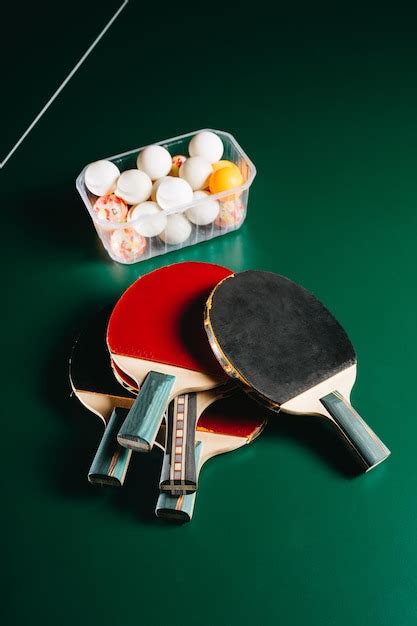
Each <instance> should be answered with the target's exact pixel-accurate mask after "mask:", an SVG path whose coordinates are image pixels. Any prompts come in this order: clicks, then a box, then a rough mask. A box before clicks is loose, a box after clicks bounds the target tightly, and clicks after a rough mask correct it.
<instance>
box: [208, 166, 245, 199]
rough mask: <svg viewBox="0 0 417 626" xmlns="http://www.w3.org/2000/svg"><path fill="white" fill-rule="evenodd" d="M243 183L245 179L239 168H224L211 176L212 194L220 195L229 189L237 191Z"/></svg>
mask: <svg viewBox="0 0 417 626" xmlns="http://www.w3.org/2000/svg"><path fill="white" fill-rule="evenodd" d="M242 183H243V177H242V174H241V173H240V170H239V169H238V168H237V167H222V168H221V169H219V170H217V171H216V172H213V174H212V175H211V176H210V182H209V187H210V191H211V193H220V192H222V191H227V189H235V188H236V187H240V185H241V184H242Z"/></svg>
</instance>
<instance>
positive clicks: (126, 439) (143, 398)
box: [117, 372, 175, 452]
mask: <svg viewBox="0 0 417 626" xmlns="http://www.w3.org/2000/svg"><path fill="white" fill-rule="evenodd" d="M174 382H175V376H170V375H168V374H160V373H159V372H149V374H148V375H147V376H146V378H145V380H144V382H143V385H142V386H141V388H140V392H139V393H138V395H137V396H136V399H135V401H134V403H133V404H132V407H131V409H130V411H129V413H128V415H127V417H126V419H125V421H124V423H123V425H122V427H121V428H120V430H119V433H118V435H117V440H118V442H119V443H120V445H122V446H124V447H125V448H130V449H132V450H139V451H140V452H149V450H151V449H152V447H153V444H154V443H155V439H156V436H157V434H158V432H159V428H160V426H161V422H162V419H163V417H164V414H165V411H166V408H167V406H168V402H169V397H170V394H171V391H172V387H173V386H174Z"/></svg>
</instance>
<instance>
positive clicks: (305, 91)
mask: <svg viewBox="0 0 417 626" xmlns="http://www.w3.org/2000/svg"><path fill="white" fill-rule="evenodd" d="M77 4H80V3H77V2H74V4H73V6H74V13H73V19H72V21H71V20H69V18H68V20H69V21H68V28H66V27H65V25H66V19H67V16H66V14H67V13H68V11H66V12H65V13H63V14H62V16H61V23H60V25H59V29H62V42H63V44H64V49H61V48H59V41H61V39H60V38H57V37H56V30H55V29H54V28H53V25H52V23H51V33H54V37H55V39H54V45H56V46H58V47H57V48H56V49H55V48H53V50H52V53H51V54H50V55H49V57H48V63H46V64H45V66H43V68H42V69H43V71H42V72H40V73H39V78H38V79H37V80H36V81H35V80H34V79H33V74H32V73H31V71H29V70H30V68H29V66H27V68H26V70H27V74H25V71H26V70H25V67H26V66H25V64H22V58H23V59H24V60H25V62H26V64H30V61H31V58H32V61H33V63H35V64H36V63H38V62H39V59H38V57H36V54H37V53H38V52H39V50H40V49H41V48H38V47H37V42H36V37H35V34H34V31H33V29H30V28H29V29H28V35H27V37H26V38H22V39H21V46H22V48H21V50H24V52H21V56H19V54H20V53H19V46H16V36H17V32H16V30H13V29H11V30H10V29H9V30H7V29H5V30H6V31H7V36H8V37H9V38H10V41H9V44H10V46H14V48H13V53H12V54H10V55H9V57H8V63H7V65H8V68H9V69H8V72H9V74H8V75H9V77H10V81H12V82H11V83H10V85H11V86H12V87H13V81H15V87H16V90H17V91H16V98H15V99H14V98H13V95H12V94H13V88H11V89H10V90H9V95H10V94H11V97H7V98H3V99H2V106H3V107H5V109H7V111H6V110H5V113H4V117H3V120H6V119H8V120H10V119H12V117H13V116H10V110H11V108H10V107H11V106H12V107H13V108H14V111H15V116H14V117H13V119H14V120H18V121H19V124H20V126H21V128H20V127H19V124H15V127H13V129H11V126H10V123H8V124H5V128H6V126H7V129H6V130H7V133H5V135H4V136H6V135H7V141H6V142H5V144H6V143H7V145H2V155H0V159H2V158H3V156H4V155H5V154H6V152H7V151H8V149H9V148H10V147H11V145H12V144H13V143H14V142H13V141H12V139H13V137H12V135H13V136H17V135H18V134H19V131H20V132H22V131H23V130H24V128H25V126H26V125H27V124H26V118H25V115H26V117H27V118H28V120H27V122H29V121H30V119H31V116H33V115H32V113H31V111H32V109H31V107H33V114H35V113H36V111H37V110H39V108H40V107H37V108H36V107H35V106H34V102H35V100H36V99H38V100H39V104H40V106H41V105H42V103H43V102H44V101H45V100H46V97H45V94H47V93H49V92H50V93H52V92H53V91H54V89H55V87H54V85H55V81H58V83H57V84H59V81H60V79H62V77H63V76H64V75H65V73H66V71H69V69H70V68H71V67H72V65H73V64H74V63H75V62H76V61H77V59H78V58H79V56H80V55H81V54H82V52H83V50H84V49H85V48H86V47H87V45H89V43H90V42H91V41H92V39H93V38H94V37H95V36H96V34H97V33H98V32H99V31H100V29H101V28H102V27H103V26H104V24H105V23H106V21H107V20H108V18H109V16H110V15H111V14H112V12H113V11H114V9H115V7H117V6H118V3H108V5H107V3H101V4H99V3H98V2H97V1H93V2H91V3H89V4H87V3H84V5H83V8H82V11H81V9H80V7H78V6H77ZM255 5H256V6H252V5H249V4H247V5H244V4H242V5H239V6H238V5H237V4H228V5H223V4H216V5H214V4H209V5H206V6H204V7H203V8H201V10H199V9H198V8H196V6H193V7H189V6H187V5H180V4H179V3H171V6H170V7H169V8H168V9H165V10H162V8H161V7H157V6H155V7H154V8H152V7H151V6H149V5H148V6H146V7H145V6H144V3H135V2H133V1H131V2H130V3H129V5H128V7H127V8H126V9H125V11H124V13H123V14H122V15H121V16H120V18H119V19H118V21H117V22H116V23H115V24H114V26H113V27H112V29H111V30H110V31H109V33H108V34H107V35H106V37H105V38H104V39H103V40H102V42H101V43H100V45H99V46H98V47H97V48H96V49H95V51H94V52H93V53H92V55H91V56H90V57H89V59H88V60H87V61H86V63H85V64H84V65H83V66H82V68H81V69H80V71H79V72H78V73H77V74H76V76H75V77H74V78H73V79H72V81H71V82H70V83H69V84H68V85H67V87H66V88H65V90H64V92H63V93H62V94H61V96H60V97H59V98H58V99H57V100H56V102H55V103H54V105H53V106H52V107H51V109H50V110H49V111H48V112H47V114H45V116H44V117H43V118H42V120H41V121H40V122H39V124H37V126H36V127H35V129H34V130H33V132H32V133H31V134H30V136H29V137H28V138H27V139H26V140H25V141H24V142H23V144H22V146H21V147H20V148H19V150H18V151H17V152H16V153H15V154H14V156H13V157H12V158H11V159H10V161H9V162H8V163H7V165H6V166H5V167H4V168H3V170H1V171H0V179H1V181H2V202H1V211H2V215H1V244H2V245H1V255H2V270H3V271H2V284H3V300H2V301H3V304H2V325H1V327H2V346H3V348H2V350H3V359H2V366H1V367H2V371H1V380H2V383H3V385H2V388H3V393H2V409H3V410H2V429H3V436H2V471H1V483H2V490H1V494H2V516H1V522H0V524H1V541H2V552H1V553H2V568H1V574H0V576H1V579H2V582H1V589H2V594H3V599H2V601H1V611H2V612H4V619H5V621H4V623H7V624H9V625H19V626H20V625H23V624H28V623H33V622H42V623H43V624H44V626H49V625H50V624H51V625H52V624H54V625H55V624H57V623H59V624H60V625H61V626H66V625H67V624H74V623H77V624H91V625H92V624H101V625H102V626H107V625H109V626H110V625H111V624H121V625H123V626H131V625H132V626H133V625H134V624H135V625H136V624H154V625H159V624H165V623H167V622H168V621H169V623H171V624H172V625H175V624H180V623H181V624H183V623H185V622H186V623H190V624H199V625H200V626H211V625H213V624H225V625H235V624H236V625H237V624H252V623H262V624H264V625H265V626H269V625H273V624H285V625H288V626H307V625H310V624H317V625H320V626H333V625H336V626H362V625H363V624H367V626H385V625H386V626H388V625H390V626H391V625H392V624H396V625H398V626H400V625H401V626H415V624H416V620H417V576H416V569H417V498H416V492H417V473H416V462H415V453H414V452H413V450H415V448H416V446H415V442H414V438H415V437H416V436H417V420H416V413H417V406H416V399H415V397H416V395H415V377H416V359H415V347H416V338H417V327H416V315H415V307H416V301H417V298H416V278H415V276H416V262H417V246H416V243H417V239H416V228H417V210H416V209H417V202H416V198H417V179H416V166H417V121H416V120H417V117H416V111H417V86H416V52H417V45H416V34H417V33H416V27H415V19H414V17H415V16H414V15H413V14H412V12H411V11H409V10H407V11H404V7H400V5H396V10H395V12H393V11H389V10H387V9H386V8H385V7H384V6H383V5H381V4H380V3H378V4H376V3H375V5H374V4H371V3H368V6H367V7H366V8H365V7H364V5H363V3H361V4H360V5H359V4H358V5H357V8H355V9H354V8H352V6H353V5H350V6H349V8H347V7H348V5H344V4H343V3H332V4H330V3H329V4H328V5H318V4H317V3H314V7H313V3H309V4H306V5H305V6H303V5H300V4H298V3H297V4H296V5H294V6H293V8H292V9H291V8H288V7H286V6H284V5H281V4H280V3H279V4H278V5H277V6H276V7H275V13H274V14H272V13H270V12H269V11H270V9H269V4H268V5H267V4H265V6H263V5H262V2H261V3H260V2H256V3H255ZM68 6H69V5H68ZM80 6H81V4H80ZM98 7H101V10H98ZM67 8H68V7H67ZM46 9H47V3H46V4H45V3H40V5H39V13H38V16H37V19H39V23H42V24H45V21H44V20H45V19H46V20H47V19H48V16H47V14H46V13H45V15H43V14H42V12H43V11H46ZM46 23H47V22H46ZM71 28H75V29H76V32H77V33H78V35H77V37H74V36H72V35H71V36H70V34H71V32H72V31H71ZM58 32H59V30H58ZM68 33H69V34H68ZM30 37H32V38H33V41H32V40H31V39H30ZM28 38H29V39H28ZM3 43H4V42H3ZM28 43H29V44H30V45H29V47H26V48H24V46H25V45H26V46H28ZM44 44H45V42H44V41H43V40H42V38H39V46H40V47H41V46H43V45H44ZM7 45H8V44H7V42H6V46H7ZM71 46H73V47H72V48H71ZM30 47H33V56H31V55H30V54H28V50H29V51H30ZM10 49H12V48H10ZM64 52H65V54H64ZM39 58H40V57H39ZM14 63H16V64H17V65H16V67H20V70H19V71H18V72H17V73H14V72H12V71H10V67H11V68H13V67H14V65H13V64H14ZM19 63H20V65H19ZM65 64H67V65H65ZM64 65H65V68H63V66H64ZM60 77H61V78H60ZM22 85H27V93H26V99H24V98H23V99H22V97H21V94H22V93H24V90H22ZM19 90H20V91H19ZM29 113H30V114H29ZM7 116H9V117H7ZM23 122H25V123H23ZM202 127H213V128H219V129H223V130H227V131H229V132H231V133H232V134H234V135H235V136H236V138H237V140H238V141H239V142H240V143H241V145H242V147H243V148H244V150H245V151H247V153H248V154H249V156H250V157H251V159H252V160H253V161H254V163H255V165H256V166H257V169H258V176H257V178H256V179H255V182H254V184H253V187H252V189H251V193H250V198H249V213H248V218H247V221H246V223H245V224H244V226H243V227H242V228H241V230H240V231H238V232H236V233H233V234H229V235H227V236H225V237H223V238H220V239H217V240H214V241H212V242H207V243H204V244H201V245H199V246H196V247H193V248H188V249H185V250H184V251H182V252H176V253H172V254H170V255H169V256H166V257H159V258H157V259H155V260H154V261H148V262H144V263H140V264H138V265H134V266H130V267H129V266H122V265H117V264H115V263H112V262H110V261H108V260H107V259H106V257H105V256H104V254H103V252H102V251H101V248H100V245H99V244H98V242H97V240H96V236H95V232H94V230H93V228H92V225H91V223H90V218H89V216H88V214H87V211H86V210H85V207H84V206H83V204H82V202H81V200H80V198H79V197H78V196H77V193H76V191H75V187H74V181H75V178H76V176H77V174H78V173H79V171H80V170H81V169H82V167H83V166H84V164H86V163H88V162H89V161H92V160H95V159H97V158H101V157H105V156H107V155H111V154H116V153H118V152H122V151H124V150H128V149H132V148H135V147H137V146H140V145H144V144H146V143H149V142H152V141H157V140H160V139H164V138H168V137H172V136H175V135H178V134H181V133H183V132H187V131H191V130H195V129H198V128H202ZM12 130H13V133H12ZM181 260H202V261H209V262H210V261H211V262H219V263H222V264H224V265H227V266H230V267H232V268H234V269H235V270H243V269H246V268H258V269H264V270H273V271H276V272H279V273H282V274H285V275H287V276H289V277H290V278H292V279H293V280H295V281H298V282H300V283H302V284H303V285H304V286H305V287H307V288H308V289H310V290H312V291H313V292H314V293H315V294H316V295H317V296H318V297H319V298H320V299H321V300H323V301H324V302H325V303H326V305H327V306H328V307H329V308H330V309H331V310H332V311H333V312H334V313H335V314H336V316H337V317H338V318H339V320H340V321H341V322H342V324H343V325H344V326H345V327H346V329H347V330H348V332H349V334H350V336H351V338H352V341H353V343H354V345H355V347H356V349H357V353H358V358H359V370H358V379H357V383H356V386H355V389H354V392H353V402H354V404H355V406H356V407H357V408H358V410H359V411H360V413H361V414H362V415H363V416H364V417H365V419H366V420H367V421H368V422H369V423H370V425H371V426H372V427H373V428H374V429H375V430H376V431H377V433H378V434H379V435H380V437H381V438H382V439H383V441H384V442H385V443H386V444H387V445H388V447H390V448H391V450H392V456H391V457H390V459H389V460H388V461H387V462H386V463H384V464H383V465H381V466H380V467H378V468H377V469H376V470H375V471H374V472H371V473H370V474H368V475H362V474H358V472H357V468H356V466H355V464H354V462H353V461H352V459H351V457H350V456H349V454H348V453H347V452H346V451H345V449H344V447H343V446H342V444H341V443H340V442H339V440H338V439H337V437H336V435H335V434H334V433H333V431H332V430H330V429H329V428H328V427H327V426H326V424H324V423H322V422H321V421H318V420H317V421H316V420H314V419H312V418H302V417H299V418H295V417H290V416H285V415H282V416H276V417H274V416H273V418H272V419H271V423H270V425H269V427H268V429H267V431H266V432H265V433H264V435H263V436H262V437H261V438H260V439H259V440H258V441H257V442H255V443H254V444H253V445H252V446H248V447H247V448H245V449H243V450H241V451H238V452H235V453H233V454H230V455H225V456H223V457H221V458H217V459H215V460H213V461H212V462H211V463H210V464H208V466H207V467H206V468H204V470H203V473H202V476H201V485H200V491H199V494H198V498H197V503H196V510H195V516H194V519H193V521H192V522H191V523H190V524H188V525H185V526H172V525H168V524H166V523H165V524H164V523H161V522H160V521H157V520H156V519H155V518H154V517H153V507H154V504H155V500H156V495H157V494H156V484H157V477H158V471H159V464H160V457H159V456H158V453H157V452H156V451H155V452H154V453H152V454H151V455H149V456H140V457H136V458H135V460H134V465H133V466H132V467H131V471H130V472H129V475H128V478H127V482H126V485H125V488H124V489H123V490H120V491H113V490H105V489H102V490H97V489H95V488H93V487H92V486H90V485H89V484H88V483H87V479H86V474H87V471H88V467H89V464H90V461H91V458H92V455H93V454H94V451H95V449H96V446H97V444H98V441H99V438H100V435H101V424H100V423H99V421H98V420H97V419H96V418H95V417H94V416H93V415H91V414H89V413H88V412H87V411H86V410H84V409H83V408H82V407H81V405H79V404H78V403H77V401H76V399H74V398H71V397H70V389H69V384H68V380H67V359H68V353H69V350H70V348H71V344H72V340H73V338H74V336H75V335H76V333H77V331H78V329H79V327H80V325H82V324H83V322H84V321H85V320H86V319H87V318H88V316H89V315H91V314H92V313H94V312H95V311H96V310H97V309H98V308H100V307H101V306H103V305H105V304H107V303H109V302H111V301H112V300H113V299H114V298H117V297H118V296H119V294H120V293H121V292H122V291H123V290H124V289H125V288H126V287H127V286H128V285H129V284H130V283H131V282H132V281H133V280H135V279H136V277H137V276H139V275H140V274H142V273H145V272H148V271H150V270H152V269H153V268H155V267H159V266H161V265H163V264H165V263H175V262H177V261H181Z"/></svg>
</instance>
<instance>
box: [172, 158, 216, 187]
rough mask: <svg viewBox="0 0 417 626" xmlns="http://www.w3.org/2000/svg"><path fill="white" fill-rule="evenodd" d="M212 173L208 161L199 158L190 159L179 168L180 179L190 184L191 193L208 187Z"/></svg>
mask: <svg viewBox="0 0 417 626" xmlns="http://www.w3.org/2000/svg"><path fill="white" fill-rule="evenodd" d="M212 172H213V168H212V167H211V163H210V161H207V159H204V158H203V157H201V156H195V157H190V158H189V159H187V160H186V161H185V163H183V164H182V165H181V167H180V178H182V179H184V180H186V181H187V182H188V183H190V185H191V187H192V189H193V191H197V190H198V189H203V188H204V187H207V186H208V179H209V177H210V176H211V174H212Z"/></svg>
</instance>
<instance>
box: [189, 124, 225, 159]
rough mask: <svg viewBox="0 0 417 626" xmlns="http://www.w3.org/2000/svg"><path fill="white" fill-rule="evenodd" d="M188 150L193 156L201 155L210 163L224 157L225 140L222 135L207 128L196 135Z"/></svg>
mask: <svg viewBox="0 0 417 626" xmlns="http://www.w3.org/2000/svg"><path fill="white" fill-rule="evenodd" d="M188 152H189V153H190V156H192V157H196V156H200V157H203V158H204V159H206V160H207V161H208V162H209V163H214V162H215V161H220V159H221V158H222V155H223V142H222V140H221V139H220V137H218V136H217V135H215V134H214V133H212V132H210V131H207V130H205V131H203V132H202V133H197V135H194V137H193V138H192V139H191V141H190V144H189V146H188Z"/></svg>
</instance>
